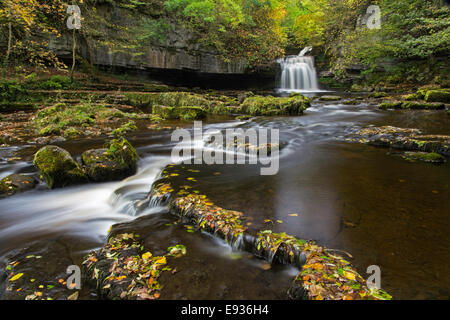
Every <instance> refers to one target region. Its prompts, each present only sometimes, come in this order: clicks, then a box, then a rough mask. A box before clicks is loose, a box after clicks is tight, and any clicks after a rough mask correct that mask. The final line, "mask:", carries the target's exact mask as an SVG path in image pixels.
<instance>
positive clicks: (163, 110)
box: [153, 106, 206, 121]
mask: <svg viewBox="0 0 450 320" xmlns="http://www.w3.org/2000/svg"><path fill="white" fill-rule="evenodd" d="M153 114H155V115H158V116H160V117H161V118H163V119H180V120H185V121H190V120H199V119H204V118H205V117H206V111H205V110H204V109H203V108H201V107H192V106H186V107H166V106H154V107H153Z"/></svg>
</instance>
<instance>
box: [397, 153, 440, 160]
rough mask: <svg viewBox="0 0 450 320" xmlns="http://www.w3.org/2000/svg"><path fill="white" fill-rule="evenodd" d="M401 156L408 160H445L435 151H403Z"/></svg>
mask: <svg viewBox="0 0 450 320" xmlns="http://www.w3.org/2000/svg"><path fill="white" fill-rule="evenodd" d="M402 158H403V159H405V160H408V161H424V162H431V163H443V162H446V159H445V157H443V156H441V155H440V154H439V153H436V152H405V153H404V154H403V155H402Z"/></svg>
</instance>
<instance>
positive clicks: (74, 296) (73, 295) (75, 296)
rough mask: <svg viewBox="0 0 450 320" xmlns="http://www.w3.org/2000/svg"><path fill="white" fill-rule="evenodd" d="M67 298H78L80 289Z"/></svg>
mask: <svg viewBox="0 0 450 320" xmlns="http://www.w3.org/2000/svg"><path fill="white" fill-rule="evenodd" d="M67 300H78V291H77V292H75V293H73V294H71V295H70V296H68V297H67Z"/></svg>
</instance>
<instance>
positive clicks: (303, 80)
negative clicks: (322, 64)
mask: <svg viewBox="0 0 450 320" xmlns="http://www.w3.org/2000/svg"><path fill="white" fill-rule="evenodd" d="M311 50H312V48H311V47H306V48H304V49H303V50H302V51H301V52H300V53H299V54H298V56H289V57H286V58H283V59H279V60H278V63H279V64H280V65H281V79H280V90H281V91H319V86H318V84H317V74H316V69H315V68H314V57H312V56H305V54H306V53H308V52H309V51H311Z"/></svg>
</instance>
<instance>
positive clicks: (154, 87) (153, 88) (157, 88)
mask: <svg viewBox="0 0 450 320" xmlns="http://www.w3.org/2000/svg"><path fill="white" fill-rule="evenodd" d="M144 91H149V92H167V91H170V87H169V86H167V85H165V84H157V83H150V84H145V85H144Z"/></svg>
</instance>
